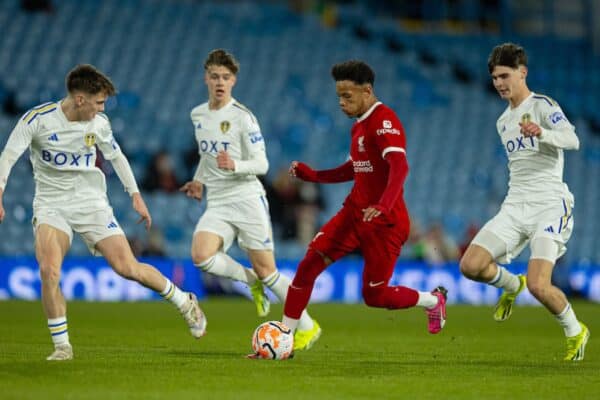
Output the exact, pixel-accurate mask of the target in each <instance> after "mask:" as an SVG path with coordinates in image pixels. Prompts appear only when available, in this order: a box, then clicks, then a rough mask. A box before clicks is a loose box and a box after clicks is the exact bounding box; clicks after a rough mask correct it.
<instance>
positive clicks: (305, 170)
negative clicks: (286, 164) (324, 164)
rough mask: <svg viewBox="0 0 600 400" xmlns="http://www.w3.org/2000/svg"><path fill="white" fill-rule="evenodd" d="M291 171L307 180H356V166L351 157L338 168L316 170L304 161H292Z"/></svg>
mask: <svg viewBox="0 0 600 400" xmlns="http://www.w3.org/2000/svg"><path fill="white" fill-rule="evenodd" d="M289 173H290V175H291V176H295V177H296V178H299V179H302V180H303V181H307V182H317V183H340V182H348V181H351V180H354V166H353V164H352V160H351V159H349V160H348V161H346V162H345V163H343V164H342V165H340V166H338V167H336V168H332V169H324V170H321V171H316V170H314V169H312V168H311V167H309V166H308V165H307V164H304V163H303V162H299V161H292V164H291V165H290V169H289Z"/></svg>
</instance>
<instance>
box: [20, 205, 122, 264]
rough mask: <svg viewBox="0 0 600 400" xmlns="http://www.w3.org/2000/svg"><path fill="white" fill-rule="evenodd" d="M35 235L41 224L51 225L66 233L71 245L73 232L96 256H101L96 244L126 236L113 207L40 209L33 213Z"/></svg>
mask: <svg viewBox="0 0 600 400" xmlns="http://www.w3.org/2000/svg"><path fill="white" fill-rule="evenodd" d="M32 222H33V234H34V236H35V232H36V230H37V227H38V226H40V225H41V224H47V225H50V226H52V227H54V228H56V229H59V230H61V231H63V232H65V233H66V234H67V235H68V236H69V243H71V242H72V241H73V231H75V232H77V233H78V234H80V235H81V237H82V239H83V241H84V242H85V244H86V245H87V247H88V249H89V250H90V252H91V253H92V254H93V255H94V256H100V255H101V254H100V252H98V251H97V250H96V243H98V242H99V241H101V240H102V239H105V238H107V237H109V236H113V235H125V232H123V230H122V229H121V227H120V226H119V223H118V222H117V219H116V218H115V216H114V214H113V209H112V207H111V206H109V205H107V206H105V207H104V208H102V209H96V210H90V211H88V210H82V209H80V208H78V209H75V210H73V209H72V208H70V207H52V208H46V207H39V208H37V209H35V210H34V213H33V221H32Z"/></svg>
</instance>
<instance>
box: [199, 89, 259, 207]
mask: <svg viewBox="0 0 600 400" xmlns="http://www.w3.org/2000/svg"><path fill="white" fill-rule="evenodd" d="M191 118H192V123H193V124H194V129H195V135H196V141H197V142H198V152H199V154H200V164H199V166H198V170H197V171H196V175H195V176H194V179H196V180H198V181H200V182H202V183H203V184H204V186H205V187H206V189H207V196H206V198H207V201H213V200H214V201H218V202H220V203H227V202H234V201H236V200H237V199H239V198H240V197H246V196H254V195H259V196H260V195H264V194H265V190H264V188H263V186H262V184H261V183H260V181H259V180H258V179H257V178H256V175H257V174H264V173H266V168H259V169H256V168H254V167H253V163H255V162H259V164H261V165H262V166H266V167H267V168H268V163H267V161H266V150H265V142H264V140H263V136H262V134H261V131H260V127H259V125H258V121H257V120H256V117H255V116H254V115H253V114H252V112H251V111H250V110H248V109H247V108H246V107H245V106H243V105H241V104H240V103H238V102H237V101H236V100H235V99H231V101H230V102H229V103H228V104H226V105H225V106H223V107H222V108H220V109H218V110H211V109H209V107H208V103H204V104H201V105H199V106H197V107H195V108H194V109H193V110H192V112H191ZM221 150H225V151H227V153H229V156H230V157H231V158H232V159H233V160H234V162H235V165H236V170H235V171H226V170H223V169H220V168H218V167H217V159H216V157H217V154H218V153H219V151H221ZM263 169H264V170H263Z"/></svg>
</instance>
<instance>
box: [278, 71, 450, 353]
mask: <svg viewBox="0 0 600 400" xmlns="http://www.w3.org/2000/svg"><path fill="white" fill-rule="evenodd" d="M331 75H332V76H333V79H334V80H335V82H336V92H337V95H338V97H339V104H340V107H341V109H342V111H343V112H344V113H345V114H346V115H347V116H348V117H350V118H356V122H355V123H354V125H353V126H352V131H351V135H352V143H351V146H350V159H349V160H348V161H346V162H345V163H344V164H342V165H340V166H338V167H337V168H333V169H328V170H321V171H315V170H313V169H312V168H310V167H309V166H308V165H306V164H304V163H301V162H297V161H294V162H292V165H291V167H290V174H291V175H292V176H295V177H298V178H299V179H302V180H305V181H309V182H320V183H338V182H346V181H351V180H354V186H353V187H352V191H351V192H350V194H349V195H348V197H346V200H345V202H344V205H343V207H342V209H341V210H340V211H339V212H338V213H337V214H336V215H335V216H334V217H333V218H332V219H331V220H329V222H327V223H326V224H325V225H324V226H323V227H322V228H321V230H320V231H319V232H318V233H317V234H316V236H315V237H314V239H313V241H312V242H311V243H310V245H309V247H308V251H307V253H306V255H305V256H304V258H303V259H302V261H301V262H300V264H299V265H298V271H297V272H296V275H295V277H294V280H293V281H292V284H291V285H290V287H289V289H288V295H287V298H286V301H285V308H284V317H283V320H282V322H283V323H284V324H285V325H287V326H288V327H289V328H291V329H292V330H293V329H295V328H296V326H297V324H298V319H299V318H300V314H301V313H302V311H303V310H304V309H305V308H306V306H307V304H308V302H309V299H310V295H311V293H312V290H313V286H314V283H315V280H316V279H317V277H318V276H319V274H320V273H321V272H323V270H325V268H327V266H328V265H330V264H331V263H332V262H334V261H336V260H338V259H340V258H341V257H343V256H345V255H346V254H348V253H350V252H352V251H354V250H357V249H359V250H360V251H361V252H362V255H363V257H364V260H365V265H364V270H363V282H362V283H363V285H362V295H363V298H364V301H365V303H366V305H368V306H370V307H380V308H388V309H391V310H395V309H400V308H410V307H414V306H422V307H424V308H425V310H426V312H427V315H428V319H429V326H428V330H429V332H430V333H438V332H440V331H441V330H442V328H443V327H444V323H445V320H446V293H447V291H446V289H445V288H443V287H441V286H440V287H437V288H436V289H434V290H433V291H431V292H419V291H417V290H414V289H411V288H408V287H404V286H389V284H388V282H389V280H390V278H391V277H392V273H393V272H394V266H395V264H396V260H397V258H398V256H399V255H400V250H401V248H402V245H403V244H404V242H405V241H406V239H407V238H408V233H409V230H410V219H409V216H408V211H407V209H406V205H405V204H404V199H403V196H402V192H403V185H404V180H405V178H406V176H407V175H408V163H407V160H406V151H405V147H406V138H405V136H404V128H403V127H402V124H401V123H400V120H399V119H398V117H397V116H396V113H394V111H392V110H391V109H390V108H389V107H387V106H386V105H384V104H382V103H381V102H379V101H378V100H377V97H376V96H375V93H374V91H373V84H374V81H375V74H374V73H373V70H372V69H371V68H370V67H369V66H368V65H367V64H366V63H364V62H362V61H355V60H352V61H347V62H343V63H340V64H336V65H334V66H333V68H332V70H331ZM306 348H310V346H307V347H306Z"/></svg>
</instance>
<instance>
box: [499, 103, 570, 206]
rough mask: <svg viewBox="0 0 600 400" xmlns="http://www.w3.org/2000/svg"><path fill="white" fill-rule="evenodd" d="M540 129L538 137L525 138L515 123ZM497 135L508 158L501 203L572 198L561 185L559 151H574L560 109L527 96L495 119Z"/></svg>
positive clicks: (562, 159)
mask: <svg viewBox="0 0 600 400" xmlns="http://www.w3.org/2000/svg"><path fill="white" fill-rule="evenodd" d="M526 121H531V122H535V123H536V124H538V125H539V126H540V127H541V128H542V134H541V135H540V136H539V137H525V136H523V135H522V134H521V132H520V129H521V128H520V126H519V123H521V122H526ZM497 129H498V134H499V135H500V138H501V140H502V144H503V146H504V150H505V151H506V154H507V156H508V169H509V173H510V180H509V189H508V194H507V196H506V199H505V201H507V202H508V201H515V202H521V201H537V200H548V199H552V198H568V199H570V200H571V201H572V199H573V195H572V194H571V192H569V188H568V187H567V185H566V184H565V183H564V182H563V165H564V156H563V149H567V150H569V149H578V148H579V140H578V139H577V135H576V134H575V128H574V127H573V125H571V124H570V123H569V121H568V120H567V118H566V117H565V115H564V113H563V111H562V110H561V108H560V106H559V105H558V104H557V103H556V102H555V101H554V100H552V99H550V98H549V97H547V96H543V95H539V94H536V93H531V95H530V96H528V97H527V98H526V99H525V100H524V101H523V102H522V103H521V104H520V105H519V106H518V107H516V108H513V109H511V108H510V106H509V107H508V108H507V109H506V110H505V111H504V113H503V114H502V115H501V116H500V118H498V122H497Z"/></svg>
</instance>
